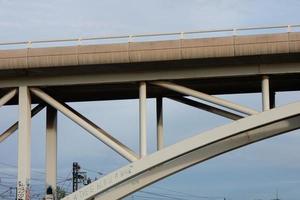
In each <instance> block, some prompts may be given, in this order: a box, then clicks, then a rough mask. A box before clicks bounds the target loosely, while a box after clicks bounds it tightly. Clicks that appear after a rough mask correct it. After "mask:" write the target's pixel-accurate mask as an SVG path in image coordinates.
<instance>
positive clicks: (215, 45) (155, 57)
mask: <svg viewBox="0 0 300 200" xmlns="http://www.w3.org/2000/svg"><path fill="white" fill-rule="evenodd" d="M288 53H300V33H284V34H268V35H250V36H232V37H219V38H204V39H183V40H173V41H157V42H133V43H124V44H111V45H86V46H71V47H51V48H29V49H22V50H4V51H0V70H3V69H30V68H44V67H46V68H52V67H65V66H82V65H101V64H118V63H139V62H156V61H173V60H186V59H205V58H216V59H217V58H223V57H238V56H257V55H274V54H288Z"/></svg>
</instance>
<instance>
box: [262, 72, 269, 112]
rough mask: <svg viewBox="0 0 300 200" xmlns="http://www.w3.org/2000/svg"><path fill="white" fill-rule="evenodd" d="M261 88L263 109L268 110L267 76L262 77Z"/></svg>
mask: <svg viewBox="0 0 300 200" xmlns="http://www.w3.org/2000/svg"><path fill="white" fill-rule="evenodd" d="M261 90H262V105H263V111H267V110H270V84H269V77H268V76H263V77H262V84H261Z"/></svg>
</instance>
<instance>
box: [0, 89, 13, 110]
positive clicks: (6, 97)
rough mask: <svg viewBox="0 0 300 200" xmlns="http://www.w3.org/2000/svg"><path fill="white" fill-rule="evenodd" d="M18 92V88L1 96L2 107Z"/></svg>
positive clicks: (0, 105) (0, 104)
mask: <svg viewBox="0 0 300 200" xmlns="http://www.w3.org/2000/svg"><path fill="white" fill-rule="evenodd" d="M16 94H17V89H13V90H11V91H9V92H8V93H6V94H5V95H4V96H3V97H1V99H0V107H2V106H3V105H4V104H6V103H7V102H8V101H9V100H11V99H12V98H13V97H14V96H15V95H16Z"/></svg>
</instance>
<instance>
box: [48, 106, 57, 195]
mask: <svg viewBox="0 0 300 200" xmlns="http://www.w3.org/2000/svg"><path fill="white" fill-rule="evenodd" d="M46 120H47V124H46V189H47V188H48V187H49V186H51V188H52V191H53V194H54V195H55V194H56V183H57V182H56V181H57V110H56V109H54V108H53V107H51V106H47V116H46Z"/></svg>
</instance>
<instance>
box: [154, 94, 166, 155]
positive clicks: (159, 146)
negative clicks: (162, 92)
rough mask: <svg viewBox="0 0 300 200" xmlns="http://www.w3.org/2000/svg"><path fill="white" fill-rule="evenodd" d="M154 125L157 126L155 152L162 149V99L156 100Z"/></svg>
mask: <svg viewBox="0 0 300 200" xmlns="http://www.w3.org/2000/svg"><path fill="white" fill-rule="evenodd" d="M156 124H157V130H156V131H157V143H156V144H157V150H158V151H159V150H161V149H163V147H164V132H163V131H164V129H163V99H162V97H158V98H156Z"/></svg>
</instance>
